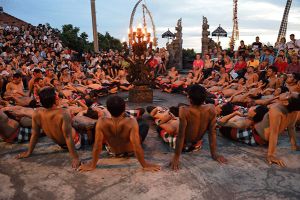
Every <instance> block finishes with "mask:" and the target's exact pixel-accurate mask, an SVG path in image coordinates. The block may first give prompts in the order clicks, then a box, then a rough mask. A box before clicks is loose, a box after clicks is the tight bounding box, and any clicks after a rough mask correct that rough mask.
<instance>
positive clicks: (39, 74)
mask: <svg viewBox="0 0 300 200" xmlns="http://www.w3.org/2000/svg"><path fill="white" fill-rule="evenodd" d="M37 78H43V74H42V71H41V70H40V69H34V70H33V77H32V78H31V79H30V81H29V82H28V87H29V92H28V97H30V96H31V94H32V93H33V89H34V80H35V79H37Z"/></svg>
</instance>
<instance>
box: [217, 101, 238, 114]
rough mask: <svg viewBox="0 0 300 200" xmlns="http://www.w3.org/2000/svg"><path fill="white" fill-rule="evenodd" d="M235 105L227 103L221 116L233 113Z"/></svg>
mask: <svg viewBox="0 0 300 200" xmlns="http://www.w3.org/2000/svg"><path fill="white" fill-rule="evenodd" d="M234 107H235V105H233V104H231V103H230V102H227V103H226V104H224V105H223V106H222V111H221V113H220V115H221V116H226V115H229V114H231V113H233V110H234Z"/></svg>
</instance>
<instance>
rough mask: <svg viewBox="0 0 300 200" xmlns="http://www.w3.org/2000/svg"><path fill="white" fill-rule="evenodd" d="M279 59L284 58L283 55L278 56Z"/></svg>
mask: <svg viewBox="0 0 300 200" xmlns="http://www.w3.org/2000/svg"><path fill="white" fill-rule="evenodd" d="M280 51H281V50H280ZM277 57H278V58H279V57H280V58H283V55H278V56H277Z"/></svg>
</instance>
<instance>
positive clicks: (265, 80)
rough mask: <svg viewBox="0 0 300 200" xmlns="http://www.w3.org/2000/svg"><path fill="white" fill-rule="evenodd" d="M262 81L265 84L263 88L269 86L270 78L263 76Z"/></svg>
mask: <svg viewBox="0 0 300 200" xmlns="http://www.w3.org/2000/svg"><path fill="white" fill-rule="evenodd" d="M261 81H262V83H263V84H265V86H264V87H263V89H265V88H266V87H267V85H268V84H269V80H268V79H266V78H262V79H261Z"/></svg>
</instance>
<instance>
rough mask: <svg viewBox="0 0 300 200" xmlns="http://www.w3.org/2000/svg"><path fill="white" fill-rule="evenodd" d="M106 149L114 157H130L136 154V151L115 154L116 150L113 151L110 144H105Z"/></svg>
mask: <svg viewBox="0 0 300 200" xmlns="http://www.w3.org/2000/svg"><path fill="white" fill-rule="evenodd" d="M105 149H106V150H107V152H108V153H109V155H111V156H113V157H117V158H125V157H128V156H132V155H133V154H134V152H129V153H121V154H115V153H114V152H112V151H111V149H110V147H109V146H108V144H105Z"/></svg>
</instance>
